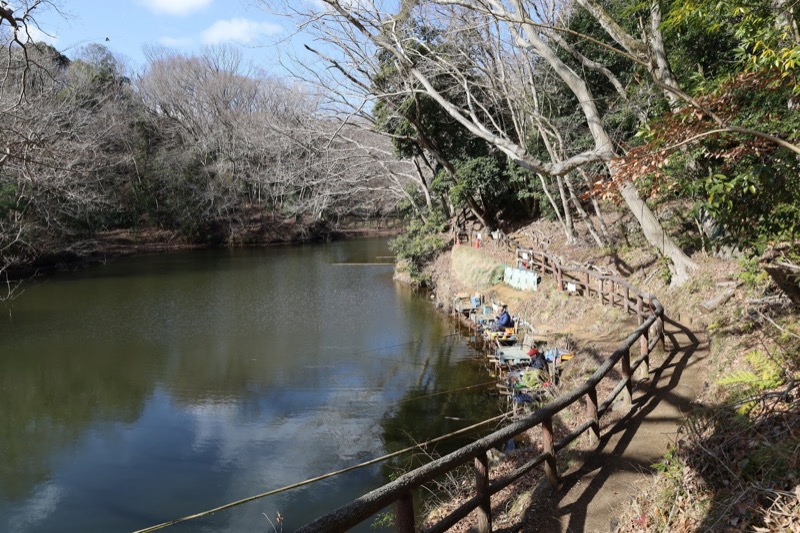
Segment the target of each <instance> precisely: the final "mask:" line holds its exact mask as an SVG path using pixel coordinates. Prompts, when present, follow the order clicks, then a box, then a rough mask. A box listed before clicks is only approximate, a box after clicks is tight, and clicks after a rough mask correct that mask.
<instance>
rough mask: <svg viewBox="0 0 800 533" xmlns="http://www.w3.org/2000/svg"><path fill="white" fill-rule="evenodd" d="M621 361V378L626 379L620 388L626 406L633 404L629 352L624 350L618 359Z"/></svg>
mask: <svg viewBox="0 0 800 533" xmlns="http://www.w3.org/2000/svg"><path fill="white" fill-rule="evenodd" d="M620 362H621V363H622V378H623V379H625V380H627V383H626V384H625V388H623V389H622V402H623V405H624V406H625V407H627V408H630V407H631V405H633V374H632V373H631V352H630V350H625V353H624V354H623V355H622V358H621V359H620Z"/></svg>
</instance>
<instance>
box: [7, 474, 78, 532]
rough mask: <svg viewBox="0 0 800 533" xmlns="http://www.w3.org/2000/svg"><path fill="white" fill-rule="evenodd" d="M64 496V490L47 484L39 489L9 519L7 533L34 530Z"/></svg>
mask: <svg viewBox="0 0 800 533" xmlns="http://www.w3.org/2000/svg"><path fill="white" fill-rule="evenodd" d="M63 495H64V489H62V488H60V487H57V486H56V485H54V484H52V483H48V484H46V485H44V486H42V487H40V488H39V489H38V490H37V491H36V493H35V494H34V495H33V496H31V497H30V498H29V499H28V501H26V502H25V504H24V505H22V506H21V507H20V508H19V509H18V510H17V511H14V512H13V514H12V515H11V516H10V517H9V521H8V526H9V529H8V530H9V531H28V530H35V529H36V528H37V526H38V525H39V524H40V523H41V522H42V521H44V520H45V519H46V518H47V517H48V516H49V515H50V514H51V513H52V512H53V511H55V509H56V506H57V505H58V502H59V500H60V499H61V498H62V496H63Z"/></svg>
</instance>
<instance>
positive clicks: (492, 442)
mask: <svg viewBox="0 0 800 533" xmlns="http://www.w3.org/2000/svg"><path fill="white" fill-rule="evenodd" d="M504 240H505V244H506V246H507V247H508V248H511V246H512V244H513V245H514V251H515V255H516V252H518V251H519V250H520V247H519V246H517V245H516V243H514V242H513V240H511V239H504ZM529 253H530V254H531V258H532V260H533V262H534V263H535V264H536V266H537V267H538V268H539V269H540V270H541V271H542V272H546V271H548V270H549V271H551V272H552V273H554V274H555V275H556V277H557V278H558V279H559V280H561V281H560V282H559V286H560V287H559V288H563V285H562V283H563V280H565V279H567V276H569V279H570V280H577V281H578V282H580V283H581V284H582V286H584V288H585V292H584V296H588V295H589V292H590V290H591V288H590V284H591V281H592V280H611V283H605V281H604V282H603V283H602V285H599V288H598V290H597V292H598V293H599V297H600V299H601V301H603V302H608V304H609V305H612V306H614V305H617V304H618V303H619V305H620V307H623V308H625V309H626V310H627V311H628V312H633V313H634V314H636V315H637V316H638V317H639V322H640V324H639V326H638V327H637V328H636V330H634V331H633V332H632V333H631V334H630V335H628V337H627V338H626V339H625V340H624V341H623V342H622V344H621V345H620V347H619V348H617V349H616V350H615V351H614V352H613V353H612V354H611V355H610V356H609V357H608V358H607V359H606V360H605V361H604V362H603V363H602V364H601V365H600V366H599V367H598V368H597V370H596V371H595V372H594V373H593V374H592V375H591V376H590V377H589V378H588V379H587V380H586V381H585V382H584V383H583V384H582V385H580V386H578V387H576V388H574V389H572V390H571V391H569V392H567V393H565V394H562V395H561V396H559V397H558V398H555V399H553V400H552V401H551V402H549V403H548V404H546V405H545V406H544V407H542V408H540V409H538V410H536V411H535V412H533V413H531V414H530V415H528V416H526V417H524V418H522V419H519V420H516V421H513V422H511V423H510V424H509V425H508V426H506V427H504V428H502V429H500V430H498V431H495V432H494V433H491V434H490V435H486V436H485V437H482V438H480V439H478V440H476V441H475V442H473V443H471V444H469V445H467V446H464V447H463V448H460V449H458V450H456V451H454V452H452V453H450V454H448V455H446V456H444V457H441V458H439V459H436V460H434V461H431V462H430V463H428V464H426V465H424V466H421V467H419V468H417V469H415V470H412V471H410V472H407V473H406V474H403V475H402V476H400V477H399V478H397V479H395V480H394V481H392V482H390V483H387V484H386V485H384V486H382V487H380V488H378V489H375V490H373V491H371V492H368V493H367V494H364V495H363V496H361V497H360V498H358V499H356V500H354V501H352V502H350V503H348V504H345V505H343V506H342V507H339V508H338V509H336V510H334V511H332V512H330V513H328V514H326V515H324V516H321V517H319V518H317V519H316V520H314V521H313V522H311V523H309V524H307V525H305V526H303V527H301V528H300V529H298V530H297V531H299V532H302V533H311V532H328V531H330V532H340V531H346V530H348V529H350V528H352V527H355V526H356V525H358V524H360V523H361V522H363V521H364V520H367V519H368V518H370V517H371V516H373V515H375V514H377V513H378V512H380V511H381V510H382V509H384V508H385V507H387V506H389V505H392V504H397V507H398V520H397V523H396V526H397V528H398V531H401V532H403V533H406V532H408V533H411V532H413V531H415V524H414V519H413V508H412V507H410V506H411V505H412V503H411V498H410V497H409V495H410V493H411V491H413V490H414V489H417V488H419V487H421V486H422V485H424V484H425V483H427V482H429V481H431V480H433V479H435V478H436V477H438V476H441V475H443V474H446V473H448V472H450V471H452V470H455V469H457V468H459V467H461V466H463V465H465V464H468V463H470V462H473V463H474V465H475V475H476V480H477V482H476V487H477V493H476V495H475V496H474V497H472V498H471V499H469V500H468V501H466V502H465V503H464V504H462V505H461V506H460V507H458V508H457V509H456V510H454V511H453V512H451V513H450V514H449V515H448V516H446V517H444V518H442V519H441V520H439V521H438V522H437V523H436V524H434V525H433V526H432V527H430V528H429V529H428V530H426V533H438V532H442V531H446V530H447V529H449V528H450V527H452V526H453V525H454V524H456V523H457V522H458V521H459V520H461V519H463V518H464V517H466V516H467V515H468V514H469V513H470V512H472V511H474V510H475V509H480V510H481V511H480V513H479V514H480V519H479V524H478V526H479V528H478V529H479V531H481V532H487V533H488V532H489V531H491V523H492V516H491V508H490V507H489V506H488V505H487V499H488V498H490V497H491V495H493V494H495V493H497V492H498V491H500V490H502V489H503V488H504V487H506V486H508V485H509V484H511V483H513V482H514V481H516V480H517V479H519V478H520V477H521V476H523V475H525V474H527V473H528V472H530V471H531V470H532V469H533V468H536V467H537V466H539V465H540V464H543V463H544V464H545V470H546V474H547V478H548V480H549V481H550V482H551V483H553V484H557V483H558V476H559V474H558V452H559V451H560V450H562V449H563V448H564V447H566V446H567V445H568V444H570V443H571V442H572V441H574V440H575V439H577V438H578V437H579V436H580V435H582V434H584V433H586V432H589V436H590V439H591V441H592V442H595V443H596V442H597V441H598V440H599V438H600V433H601V428H600V422H599V421H600V419H601V418H602V416H603V415H604V414H605V413H606V412H607V411H608V409H609V408H610V406H611V405H612V403H613V402H614V401H615V400H616V398H617V396H618V395H619V394H620V393H623V391H624V392H625V394H624V396H623V399H624V401H625V402H626V403H628V404H629V403H630V401H631V398H630V393H631V390H632V385H633V375H634V373H635V372H636V370H637V369H638V368H639V367H640V366H641V365H644V368H645V369H647V368H648V367H649V358H650V354H651V353H652V352H653V350H654V349H655V347H656V346H657V345H658V344H659V342H662V343H663V334H664V333H663V324H664V308H663V307H662V305H661V303H660V302H659V301H658V299H657V298H656V297H655V296H652V295H649V294H644V293H642V292H640V291H639V290H638V289H636V288H635V287H633V286H632V285H631V284H629V283H628V282H627V281H625V280H622V279H618V278H613V277H611V276H607V275H603V274H600V273H597V272H594V271H591V270H588V269H580V268H577V269H565V268H564V267H563V266H561V264H560V263H559V262H558V261H557V260H556V259H555V258H554V257H552V256H550V255H549V254H546V253H544V252H538V251H533V250H530V251H529ZM540 257H541V259H539V258H540ZM573 273H579V274H582V276H581V278H578V277H577V276H573ZM606 287H610V290H606ZM620 288H622V289H624V292H622V293H620V292H617V291H618V290H619V289H620ZM631 296H635V297H636V306H633V305H631V303H632V302H631V301H630V298H631ZM606 297H607V298H606ZM645 302H646V304H647V305H646V308H645ZM645 309H646V311H645ZM651 328H653V329H654V330H655V332H654V333H655V335H653V337H652V340H650V339H651V336H650V330H651ZM640 339H641V340H640ZM637 343H638V344H639V346H640V350H639V356H638V357H637V358H636V360H635V361H631V360H630V358H631V353H632V349H633V347H634V346H635V345H637ZM618 363H619V364H620V365H621V369H620V373H621V374H622V379H620V380H619V382H618V383H617V384H616V386H615V387H614V389H613V390H612V392H611V394H610V395H609V397H608V398H606V399H604V401H603V402H602V403H600V404H598V401H597V385H598V384H599V383H600V381H601V380H602V379H603V378H605V377H606V376H607V375H608V374H609V373H610V372H611V371H612V370H613V369H614V367H615V366H616V365H617V364H618ZM583 398H586V402H587V418H588V420H587V421H586V422H584V423H583V424H581V425H580V426H579V427H578V428H576V429H575V430H573V431H572V432H571V433H570V434H568V435H566V436H564V437H563V438H562V439H561V440H560V441H558V442H554V439H553V435H552V420H553V418H554V417H555V416H556V415H558V414H559V413H560V412H561V411H563V410H564V409H566V408H567V407H569V406H571V405H572V404H574V403H575V402H577V401H579V400H581V399H583ZM538 425H542V427H543V434H544V435H545V437H544V442H543V443H542V448H543V453H541V454H540V455H539V456H537V457H536V458H535V459H533V460H532V461H529V462H528V463H527V464H525V465H523V466H521V467H519V468H518V469H517V470H515V471H514V472H512V473H510V474H507V475H505V476H503V477H502V478H500V479H498V480H495V481H494V482H491V483H490V482H489V466H488V463H487V462H486V453H487V452H488V450H489V449H491V448H495V447H503V446H504V445H505V443H506V442H508V440H509V439H511V438H513V437H515V436H517V435H520V434H521V433H523V432H525V431H528V430H530V429H531V428H533V427H536V426H538ZM548 430H549V431H548Z"/></svg>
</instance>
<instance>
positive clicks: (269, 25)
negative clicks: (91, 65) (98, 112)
mask: <svg viewBox="0 0 800 533" xmlns="http://www.w3.org/2000/svg"><path fill="white" fill-rule="evenodd" d="M271 1H274V0H266V1H265V2H264V4H266V3H268V2H271ZM312 2H313V0H312ZM257 4H258V2H254V1H252V0H251V1H248V0H64V1H61V2H59V4H58V5H60V9H61V11H62V13H63V15H61V14H59V13H57V12H56V11H55V10H52V9H51V10H49V11H47V12H42V13H40V14H39V15H38V17H37V21H38V22H39V25H40V27H41V30H42V31H43V32H45V33H46V34H38V33H37V34H36V35H34V37H36V38H37V40H44V41H46V42H49V43H50V44H52V45H53V46H55V47H56V48H57V49H59V50H60V51H62V52H63V53H64V54H66V55H67V56H68V57H75V55H76V54H77V52H78V49H79V48H80V47H81V46H84V45H87V44H90V43H99V44H102V45H104V46H107V47H108V48H109V49H110V50H111V51H112V52H113V53H114V54H115V55H117V56H120V57H122V58H123V59H124V60H125V62H126V63H128V64H129V66H130V67H131V68H133V69H138V68H139V67H141V66H143V65H144V64H145V55H144V48H145V47H146V46H147V45H163V46H167V47H170V48H172V49H175V50H176V51H179V52H183V53H192V52H197V51H199V50H201V49H202V48H203V47H204V46H208V45H216V44H220V43H234V44H236V45H238V46H241V49H242V51H243V53H244V56H245V58H246V59H248V60H250V61H252V62H253V63H256V64H258V65H259V66H262V67H264V68H266V69H267V70H268V71H272V72H273V73H275V74H279V73H280V71H281V69H280V67H279V60H280V59H281V58H283V59H287V54H291V53H292V52H293V51H294V50H297V49H298V46H297V41H298V39H296V38H295V39H293V40H292V41H291V42H287V39H288V38H289V37H290V36H291V35H292V33H293V32H294V29H293V23H292V21H291V20H289V19H286V18H282V17H277V16H274V15H270V14H269V13H268V12H267V11H266V10H265V9H264V8H263V7H258V5H257ZM47 34H49V35H47ZM106 39H108V40H106ZM292 43H294V44H292Z"/></svg>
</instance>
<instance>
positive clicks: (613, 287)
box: [609, 279, 617, 309]
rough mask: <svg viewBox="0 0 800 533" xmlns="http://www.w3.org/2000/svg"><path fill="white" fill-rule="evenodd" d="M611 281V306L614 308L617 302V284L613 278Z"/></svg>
mask: <svg viewBox="0 0 800 533" xmlns="http://www.w3.org/2000/svg"><path fill="white" fill-rule="evenodd" d="M609 281H611V308H612V309H613V308H614V305H616V303H617V284H616V283H615V282H614V280H613V279H612V280H609Z"/></svg>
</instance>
